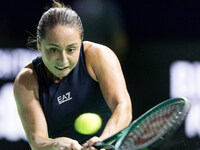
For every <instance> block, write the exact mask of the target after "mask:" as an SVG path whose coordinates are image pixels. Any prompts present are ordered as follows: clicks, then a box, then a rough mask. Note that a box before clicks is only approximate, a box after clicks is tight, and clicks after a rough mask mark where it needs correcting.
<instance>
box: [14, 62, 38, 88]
mask: <svg viewBox="0 0 200 150" xmlns="http://www.w3.org/2000/svg"><path fill="white" fill-rule="evenodd" d="M15 84H21V85H24V86H27V87H29V88H30V89H32V88H35V87H36V86H37V85H38V83H37V73H36V71H35V69H34V66H33V64H32V62H30V63H28V64H27V65H26V66H24V67H23V68H22V69H21V70H20V72H19V73H18V75H17V76H16V78H15Z"/></svg>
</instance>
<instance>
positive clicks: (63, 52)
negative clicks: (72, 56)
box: [59, 50, 68, 64]
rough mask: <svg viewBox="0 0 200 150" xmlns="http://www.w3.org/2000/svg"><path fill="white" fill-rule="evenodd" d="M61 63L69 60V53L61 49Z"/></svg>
mask: <svg viewBox="0 0 200 150" xmlns="http://www.w3.org/2000/svg"><path fill="white" fill-rule="evenodd" d="M59 61H60V63H63V64H66V63H67V62H68V55H67V53H66V51H65V50H63V51H61V53H60V56H59Z"/></svg>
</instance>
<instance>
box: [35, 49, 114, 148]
mask: <svg viewBox="0 0 200 150" xmlns="http://www.w3.org/2000/svg"><path fill="white" fill-rule="evenodd" d="M32 63H33V65H34V68H35V70H36V72H37V76H38V82H39V101H40V104H41V106H42V109H43V112H44V115H45V117H46V121H47V125H48V133H49V137H51V138H56V137H69V138H72V139H75V140H77V141H79V143H81V144H82V143H84V142H86V141H87V140H88V139H89V138H91V137H92V136H94V135H87V136H86V135H82V134H79V133H78V132H76V131H75V129H74V121H75V119H76V118H77V117H78V116H79V115H80V114H82V113H86V112H92V113H97V114H99V115H100V117H101V118H102V121H103V125H102V127H101V129H100V130H99V131H98V132H97V133H96V134H95V136H99V135H100V134H101V133H102V131H103V128H104V127H105V125H106V123H107V121H108V119H109V118H110V116H111V111H110V109H109V108H108V106H107V104H106V102H105V100H104V97H103V95H102V92H101V90H100V87H99V84H98V82H96V81H94V80H93V79H92V78H91V77H90V75H89V73H88V72H87V69H86V65H85V55H84V50H83V46H82V47H81V51H80V56H79V60H78V63H77V65H76V67H75V68H74V69H73V70H72V71H71V72H70V73H69V74H68V75H67V76H66V77H65V78H64V79H63V80H62V81H61V82H59V83H54V82H53V81H52V80H51V79H49V78H48V77H47V75H46V73H45V66H44V63H43V61H42V58H41V57H38V58H36V59H34V60H33V61H32Z"/></svg>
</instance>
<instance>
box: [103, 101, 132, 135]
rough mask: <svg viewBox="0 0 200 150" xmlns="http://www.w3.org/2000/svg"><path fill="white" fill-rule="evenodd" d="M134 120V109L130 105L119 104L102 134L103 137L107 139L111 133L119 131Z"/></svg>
mask: <svg viewBox="0 0 200 150" xmlns="http://www.w3.org/2000/svg"><path fill="white" fill-rule="evenodd" d="M131 120H132V109H131V107H130V106H125V105H124V104H118V105H117V107H116V108H115V110H114V111H113V114H112V116H111V118H110V119H109V121H108V123H107V125H106V127H105V129H104V131H103V133H102V135H101V136H100V138H101V139H106V138H108V137H110V136H111V135H114V134H115V133H117V132H119V131H120V130H122V129H123V128H125V127H126V126H127V125H129V123H130V122H131Z"/></svg>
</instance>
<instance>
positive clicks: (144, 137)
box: [120, 103, 184, 150]
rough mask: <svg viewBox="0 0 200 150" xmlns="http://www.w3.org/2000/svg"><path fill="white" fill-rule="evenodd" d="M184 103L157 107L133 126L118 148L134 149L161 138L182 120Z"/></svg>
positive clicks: (121, 149) (123, 149) (122, 149)
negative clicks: (129, 134)
mask: <svg viewBox="0 0 200 150" xmlns="http://www.w3.org/2000/svg"><path fill="white" fill-rule="evenodd" d="M183 107H184V103H183V104H182V105H181V104H173V105H169V106H163V107H160V108H157V109H156V110H155V111H154V112H152V113H150V114H149V115H148V117H146V118H145V119H144V120H143V121H142V122H140V124H138V125H137V127H136V128H133V129H132V131H130V132H131V136H127V137H126V138H125V140H124V142H123V144H122V145H121V147H120V150H129V149H134V147H140V146H141V147H145V146H147V145H149V144H150V143H153V142H155V141H156V140H157V139H158V138H160V139H162V136H163V134H164V133H166V132H167V131H168V130H170V129H173V128H176V126H177V125H178V124H179V123H180V122H181V121H182V118H183V117H182V115H183V113H182V110H183Z"/></svg>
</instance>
